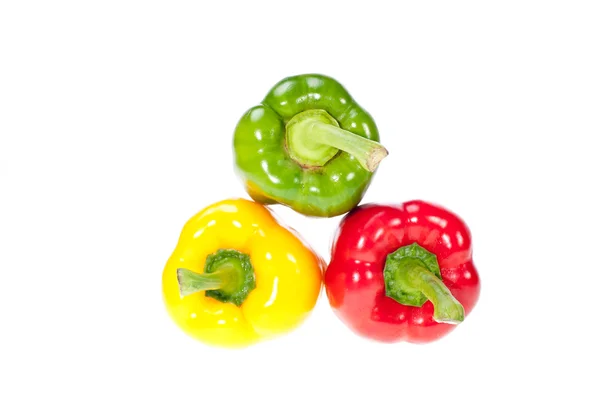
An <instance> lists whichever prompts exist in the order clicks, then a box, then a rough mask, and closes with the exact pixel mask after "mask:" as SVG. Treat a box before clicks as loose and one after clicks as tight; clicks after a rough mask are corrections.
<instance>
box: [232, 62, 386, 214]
mask: <svg viewBox="0 0 600 398" xmlns="http://www.w3.org/2000/svg"><path fill="white" fill-rule="evenodd" d="M378 141H379V132H378V130H377V126H376V125H375V122H374V120H373V118H372V117H371V116H370V115H369V113H367V111H365V110H364V109H363V108H361V107H360V105H358V103H357V102H356V101H355V100H354V99H353V98H352V97H351V96H350V94H349V93H348V92H347V91H346V89H345V88H344V87H343V86H342V85H341V84H340V83H339V82H337V81H336V80H334V79H332V78H330V77H327V76H323V75H318V74H308V75H298V76H292V77H288V78H286V79H283V80H281V81H280V82H278V83H277V84H276V85H275V86H274V87H273V88H272V89H271V90H270V91H269V92H268V94H267V95H266V97H265V98H264V100H263V101H262V103H260V104H259V105H257V106H254V107H252V108H250V110H248V111H247V112H246V113H245V114H244V115H243V116H242V117H241V119H240V120H239V122H238V124H237V126H236V128H235V133H234V139H233V148H234V156H235V166H236V171H237V174H238V175H239V176H240V177H241V179H242V181H243V183H244V185H245V188H246V190H247V192H248V193H249V195H250V196H251V197H252V198H253V199H254V200H256V201H258V202H261V203H264V204H274V203H279V204H283V205H286V206H289V207H291V208H292V209H294V210H295V211H297V212H299V213H302V214H305V215H309V216H317V217H333V216H336V215H340V214H343V213H346V212H348V211H349V210H350V209H352V208H353V207H355V206H356V205H357V204H358V203H359V202H360V201H361V199H362V197H363V195H364V193H365V191H366V189H367V188H368V186H369V184H370V182H371V178H372V177H373V173H374V171H375V169H376V167H377V164H378V163H379V161H381V159H383V157H385V156H386V155H387V151H386V150H385V148H383V147H382V146H381V145H380V144H378ZM351 153H352V154H351Z"/></svg>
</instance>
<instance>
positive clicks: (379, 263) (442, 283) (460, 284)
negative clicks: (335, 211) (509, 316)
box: [325, 200, 480, 343]
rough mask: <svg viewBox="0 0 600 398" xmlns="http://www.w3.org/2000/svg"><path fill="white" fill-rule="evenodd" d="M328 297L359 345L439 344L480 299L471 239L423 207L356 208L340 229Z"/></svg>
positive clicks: (458, 225) (446, 214) (454, 221)
mask: <svg viewBox="0 0 600 398" xmlns="http://www.w3.org/2000/svg"><path fill="white" fill-rule="evenodd" d="M325 289H326V292H327V298H328V300H329V303H330V305H331V307H332V308H333V310H334V312H335V314H336V315H337V316H338V317H339V318H340V319H341V320H342V321H343V322H344V323H345V324H346V325H347V326H348V327H349V328H350V329H351V330H352V331H354V332H355V333H356V334H358V335H360V336H362V337H365V338H369V339H373V340H377V341H381V342H388V343H391V342H397V341H408V342H412V343H427V342H431V341H434V340H437V339H440V338H441V337H443V336H445V335H447V334H448V333H449V332H450V331H452V330H453V329H454V328H455V327H456V325H457V324H459V323H460V322H462V321H463V320H464V318H465V316H466V315H468V314H469V313H470V312H471V310H472V309H473V307H474V306H475V304H476V302H477V300H478V298H479V293H480V280H479V275H478V273H477V270H476V269H475V266H474V265H473V260H472V249H471V234H470V231H469V229H468V227H467V226H466V225H465V223H464V222H463V221H462V220H461V219H460V218H459V217H458V216H457V215H456V214H454V213H452V212H450V211H449V210H447V209H444V208H442V207H440V206H438V205H435V204H432V203H427V202H424V201H418V200H417V201H410V202H406V203H403V204H400V205H398V206H391V205H378V204H368V205H362V206H359V207H357V208H355V209H354V210H353V211H351V212H350V213H348V214H347V215H346V216H345V217H344V218H343V220H342V222H341V224H340V226H339V228H338V231H337V234H336V237H335V239H334V242H333V246H332V255H331V262H330V264H329V266H328V267H327V269H326V271H325Z"/></svg>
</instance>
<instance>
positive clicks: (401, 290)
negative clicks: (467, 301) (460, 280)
mask: <svg viewBox="0 0 600 398" xmlns="http://www.w3.org/2000/svg"><path fill="white" fill-rule="evenodd" d="M383 279H384V282H385V294H386V296H388V297H390V298H392V299H394V300H396V301H397V302H398V303H400V304H403V305H410V306H414V307H420V306H422V305H423V304H425V302H426V301H427V300H430V301H431V303H432V304H433V307H434V311H433V319H434V320H435V321H436V322H442V323H451V324H456V323H460V322H462V321H463V320H464V317H465V314H464V308H463V306H462V305H461V304H460V302H458V300H456V299H455V298H454V296H452V293H451V292H450V290H448V288H447V287H446V285H445V284H444V283H443V282H442V276H441V274H440V266H439V265H438V262H437V257H436V256H435V254H433V253H431V252H429V251H427V250H425V249H424V248H422V247H421V246H419V245H418V244H417V243H413V244H411V245H408V246H403V247H401V248H399V249H398V250H396V251H395V252H393V253H390V254H389V255H388V256H387V258H386V261H385V268H384V270H383Z"/></svg>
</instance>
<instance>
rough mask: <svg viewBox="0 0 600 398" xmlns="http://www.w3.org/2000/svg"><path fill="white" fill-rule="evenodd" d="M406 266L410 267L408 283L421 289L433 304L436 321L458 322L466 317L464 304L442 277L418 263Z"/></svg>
mask: <svg viewBox="0 0 600 398" xmlns="http://www.w3.org/2000/svg"><path fill="white" fill-rule="evenodd" d="M406 267H409V269H408V270H407V271H408V272H407V281H408V283H409V284H411V285H412V286H413V287H414V288H416V289H417V290H419V291H421V293H423V294H424V295H425V297H427V299H428V300H429V301H431V303H432V304H433V308H434V310H433V319H434V320H435V321H436V322H442V323H452V324H457V323H460V322H462V321H463V320H464V319H465V311H464V308H463V306H462V305H461V304H460V303H459V302H458V300H456V299H455V298H454V296H453V295H452V293H450V290H448V288H447V287H446V285H445V284H444V283H443V282H442V281H441V280H440V278H438V277H437V276H435V275H434V274H433V273H431V272H429V271H428V270H427V269H426V268H425V267H422V266H420V265H417V264H411V265H408V264H407V265H406Z"/></svg>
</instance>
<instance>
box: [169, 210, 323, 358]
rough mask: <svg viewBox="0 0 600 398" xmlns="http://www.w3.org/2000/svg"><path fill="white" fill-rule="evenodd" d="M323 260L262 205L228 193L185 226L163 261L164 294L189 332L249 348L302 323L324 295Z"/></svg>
mask: <svg viewBox="0 0 600 398" xmlns="http://www.w3.org/2000/svg"><path fill="white" fill-rule="evenodd" d="M323 265H324V263H323V261H322V260H321V259H320V257H318V256H317V255H316V254H315V253H314V252H313V251H312V250H311V249H310V247H309V246H307V245H306V244H305V243H304V242H303V241H302V240H301V238H300V237H299V236H297V235H296V234H295V233H294V232H293V231H292V230H290V229H288V228H286V227H284V226H283V225H281V224H280V223H278V222H277V221H276V220H275V218H274V217H273V215H272V214H271V212H270V211H269V210H268V209H267V208H265V207H264V206H263V205H261V204H258V203H255V202H251V201H249V200H245V199H231V200H225V201H221V202H218V203H215V204H212V205H210V206H208V207H207V208H205V209H204V210H202V211H200V212H199V213H198V214H196V215H195V216H193V217H192V218H191V219H190V220H189V221H187V223H186V224H185V226H184V227H183V230H182V232H181V235H180V237H179V241H178V243H177V246H176V247H175V249H174V251H173V253H172V255H171V256H170V258H169V260H168V261H167V263H166V265H165V267H164V271H163V275H162V287H163V298H164V301H165V303H166V308H167V310H168V313H169V315H170V316H171V318H172V319H173V321H174V322H175V323H176V324H177V325H178V326H179V327H180V328H181V329H183V331H185V332H186V333H187V334H188V335H190V336H192V337H194V338H196V339H198V340H200V341H202V342H204V343H206V344H208V345H212V346H219V347H232V348H235V347H246V346H249V345H251V344H254V343H256V342H258V341H261V340H264V339H267V338H273V337H276V336H280V335H283V334H285V333H287V332H289V331H291V330H292V329H294V328H295V327H297V326H299V325H300V324H301V323H302V322H303V320H304V319H305V318H306V317H307V315H308V314H309V313H310V312H311V310H312V309H313V308H314V306H315V303H316V301H317V297H318V295H319V292H320V289H321V283H322V270H323Z"/></svg>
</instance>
